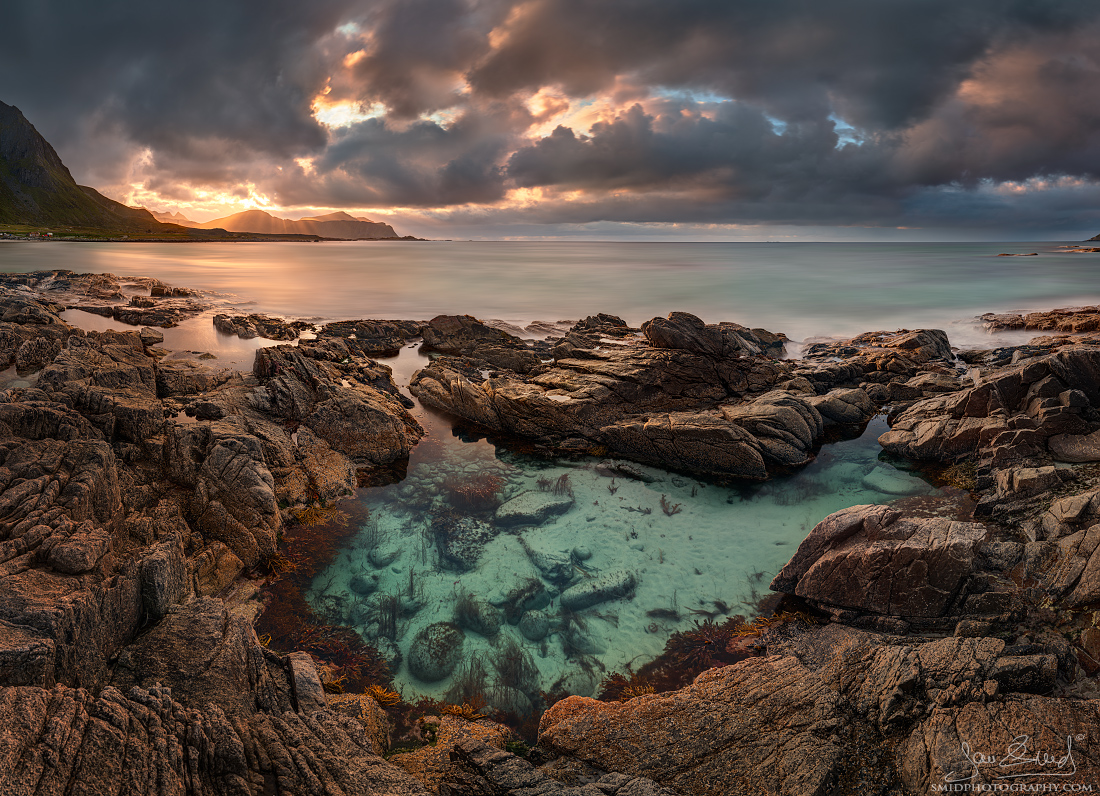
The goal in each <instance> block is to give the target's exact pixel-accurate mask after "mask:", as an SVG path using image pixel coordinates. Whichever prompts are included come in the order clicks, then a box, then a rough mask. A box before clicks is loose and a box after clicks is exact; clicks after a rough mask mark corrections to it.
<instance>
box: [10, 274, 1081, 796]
mask: <svg viewBox="0 0 1100 796" xmlns="http://www.w3.org/2000/svg"><path fill="white" fill-rule="evenodd" d="M74 308H77V309H81V310H84V311H89V312H94V313H96V314H100V315H103V316H105V317H109V318H111V319H113V320H116V321H118V322H119V323H125V324H130V325H132V326H134V329H133V330H132V331H126V332H95V331H85V330H82V329H79V328H77V327H75V326H72V325H70V324H69V323H67V322H66V321H65V320H63V319H62V317H61V316H62V314H64V313H65V311H66V310H69V309H74ZM211 310H212V304H211V303H210V302H209V301H208V300H207V299H206V298H205V297H204V296H201V295H199V294H197V293H195V292H193V291H190V290H188V289H186V288H180V287H171V286H167V285H163V284H162V283H159V282H157V281H156V280H140V279H126V280H124V279H119V278H116V277H113V276H111V275H106V274H98V275H87V274H75V273H72V272H65V271H54V272H42V273H36V274H9V275H2V276H0V350H2V351H3V356H4V358H5V359H6V362H5V367H6V368H10V369H12V371H11V372H9V373H8V374H7V376H8V377H9V378H7V380H6V384H7V385H8V386H7V388H6V389H5V390H3V391H2V392H0V721H2V722H3V730H0V792H2V793H5V794H7V793H13V794H43V795H45V794H63V793H141V794H146V793H148V794H179V793H217V794H267V793H347V794H353V793H362V794H368V793H373V794H424V793H440V794H471V796H472V795H473V794H494V795H495V794H515V796H519V795H520V794H524V795H525V796H526V794H535V793H539V794H552V793H562V794H597V793H601V794H618V795H619V796H643V795H644V794H677V793H679V794H726V793H728V794H734V793H766V794H800V795H801V794H864V793H883V794H903V793H905V794H908V793H914V794H915V793H925V792H929V791H935V790H936V789H937V787H939V786H941V785H950V784H952V783H969V784H971V785H975V784H979V783H994V784H996V783H1004V782H1006V781H1012V782H1016V783H1051V782H1054V783H1058V784H1059V785H1064V784H1077V785H1092V786H1094V787H1100V682H1098V679H1097V676H1098V673H1100V467H1098V466H1097V463H1100V338H1093V337H1090V336H1089V334H1088V333H1089V332H1092V331H1093V330H1094V326H1095V313H1096V308H1083V309H1080V310H1079V311H1078V310H1074V311H1072V312H1070V311H1053V312H1052V313H1047V314H1044V315H1042V316H1041V317H1040V315H1036V316H1035V317H1034V318H1033V317H1032V316H1026V317H1020V320H1019V325H1016V324H1017V320H1016V319H1015V318H1016V317H1017V316H1014V317H1013V318H1010V319H1009V318H1005V317H1003V316H996V317H994V316H990V318H988V319H987V321H988V322H990V323H991V324H999V325H1001V326H1004V327H1006V328H1022V327H1023V326H1026V327H1027V328H1036V329H1040V330H1043V331H1053V332H1057V333H1058V334H1056V335H1053V336H1048V337H1041V338H1037V339H1035V340H1033V341H1031V342H1030V343H1029V344H1027V345H1023V346H1015V347H1004V348H998V349H989V350H985V351H965V352H957V351H954V350H953V349H952V348H951V345H950V341H949V340H948V338H947V336H946V335H945V334H944V333H943V332H942V331H938V330H910V331H895V332H868V333H866V334H863V335H860V336H858V337H856V338H853V339H851V340H847V341H841V342H835V343H824V344H818V345H814V346H810V347H808V348H807V350H806V351H805V352H804V356H803V358H802V359H799V360H784V359H781V358H779V357H780V356H781V355H782V351H783V345H784V343H785V338H784V337H783V336H782V335H779V334H773V333H771V332H768V331H766V330H762V329H747V328H745V327H741V326H738V325H737V324H733V323H720V324H709V325H708V324H704V323H703V322H702V321H700V320H699V319H698V318H696V317H694V316H692V315H689V314H686V313H678V312H674V313H672V314H670V315H669V316H668V317H667V318H655V319H653V320H651V321H649V322H647V323H645V324H643V325H642V326H641V327H640V328H631V327H629V326H628V325H627V324H626V323H625V322H623V321H622V320H621V319H618V318H616V317H614V316H609V315H600V316H593V317H590V318H587V319H585V320H583V321H580V322H579V323H576V324H574V325H572V326H571V328H569V329H568V331H565V332H564V334H562V333H559V332H557V331H556V330H553V329H550V330H548V331H549V333H550V334H551V337H550V338H549V339H544V340H539V341H531V340H525V339H521V338H519V337H516V336H514V335H512V334H509V333H508V332H506V331H503V330H501V329H497V328H493V327H492V326H489V325H486V324H485V323H482V322H480V321H478V320H476V319H474V318H472V317H469V316H440V317H438V318H434V319H431V320H430V321H415V320H348V321H342V322H338V323H331V324H327V325H325V326H323V327H322V328H320V329H317V330H312V329H311V328H309V327H310V325H309V324H302V323H287V322H285V321H283V320H281V319H277V318H271V317H268V316H261V315H250V316H243V315H232V314H230V313H219V314H217V315H215V316H214V318H213V320H212V322H213V323H214V324H215V325H216V326H217V328H218V329H219V330H220V331H221V332H222V333H225V334H233V335H238V336H240V337H241V338H243V339H248V338H251V337H255V336H259V337H262V338H265V339H267V340H281V341H290V342H283V343H281V344H277V345H272V346H270V347H264V348H260V349H259V350H258V351H257V352H256V356H255V362H254V365H253V368H252V372H251V373H240V372H236V371H231V370H226V369H224V368H222V369H219V368H218V367H216V366H213V365H211V364H208V363H207V362H206V361H204V360H202V359H201V358H200V357H197V356H196V357H182V356H179V353H180V352H169V351H168V350H166V349H165V348H163V347H161V344H162V343H163V339H164V338H163V334H162V333H161V332H160V331H159V330H158V327H159V328H171V327H172V326H173V325H175V324H178V323H180V322H182V321H184V320H187V319H193V318H195V317H199V316H200V315H202V314H203V313H208V312H210V311H211ZM303 333H305V337H303V336H302V335H303ZM415 340H421V341H423V342H422V345H423V349H424V350H428V351H433V352H435V353H436V354H437V355H438V356H437V357H436V358H435V359H433V360H432V361H431V362H430V364H428V365H427V366H426V367H424V368H422V369H421V370H419V371H418V372H417V373H416V374H415V375H414V377H413V379H412V382H411V385H410V389H411V391H412V393H413V394H414V395H415V396H416V397H417V399H418V400H419V401H420V402H421V403H422V404H424V405H425V406H428V407H432V408H436V409H439V410H444V411H446V412H447V413H449V414H451V415H453V416H454V417H456V418H459V419H461V420H462V421H464V422H465V423H468V424H470V425H471V426H473V427H477V428H479V429H482V430H484V431H485V432H488V433H492V434H495V435H498V436H500V437H502V438H510V439H517V440H522V441H524V443H525V444H526V445H529V446H530V447H532V448H533V449H534V450H536V451H542V452H545V453H546V454H558V455H560V454H566V455H570V454H573V455H597V456H601V457H606V459H607V461H608V462H610V463H611V464H609V466H623V467H629V464H627V463H628V462H638V463H642V464H655V465H659V466H662V467H665V468H669V469H673V470H680V471H683V472H686V473H693V474H698V475H701V476H705V477H709V478H717V479H748V480H765V479H769V478H773V477H775V476H778V475H782V474H785V473H789V472H792V471H794V470H796V469H798V468H800V467H802V466H804V465H805V464H807V463H808V462H809V461H811V460H812V459H813V458H814V457H815V456H816V455H817V453H818V451H819V449H820V448H821V446H822V445H823V444H827V443H828V442H829V441H831V440H836V439H843V438H846V437H850V436H854V435H856V434H858V433H859V432H860V431H861V430H862V428H864V427H865V426H866V424H867V422H868V421H869V420H870V418H871V417H873V416H874V415H876V414H879V413H885V414H887V415H888V417H889V418H890V426H891V428H890V430H889V431H888V432H886V433H885V434H884V435H883V436H882V437H881V439H880V443H881V445H882V446H883V448H884V449H885V450H886V451H888V452H889V453H891V454H893V455H896V456H898V457H902V458H904V459H906V460H909V461H911V462H913V463H914V465H915V466H922V467H927V468H931V469H934V470H935V471H936V472H938V473H941V474H946V475H945V476H944V477H948V478H952V479H954V480H955V482H956V483H958V484H960V485H962V486H963V487H964V488H965V489H967V490H968V491H970V492H971V493H972V494H973V496H974V498H975V499H976V507H975V508H974V510H973V512H972V516H966V517H957V516H956V517H942V516H940V517H936V516H926V515H917V514H915V513H910V514H906V513H905V512H903V511H899V510H897V509H894V508H890V507H887V506H856V507H853V508H850V509H847V510H845V511H841V512H838V513H836V514H833V515H831V516H829V517H827V518H825V519H824V520H823V521H822V522H821V523H819V524H818V525H817V527H815V528H814V529H813V530H812V531H811V532H810V534H809V535H808V536H807V537H806V539H805V541H804V542H803V543H802V544H801V546H800V547H799V548H798V550H797V552H796V553H795V555H794V556H793V557H792V558H791V559H790V561H789V562H788V564H787V565H786V567H784V568H783V570H782V571H781V572H780V573H779V574H778V575H777V576H776V577H775V579H774V581H773V582H772V589H773V590H774V591H775V592H777V593H780V594H783V595H786V596H785V597H784V598H783V602H782V604H781V605H780V606H779V608H778V610H777V613H776V616H775V617H773V618H772V619H769V620H768V621H765V622H758V623H757V624H755V625H752V626H746V627H744V628H742V629H740V630H737V631H736V632H730V630H729V629H728V628H727V629H725V630H723V633H724V635H723V633H715V634H714V637H713V638H704V637H703V635H699V636H697V637H692V638H694V639H695V641H696V642H698V644H699V645H702V646H700V648H699V650H696V651H695V654H696V655H697V658H696V660H703V658H699V657H698V655H701V654H703V653H701V652H700V650H703V651H704V652H705V654H706V656H709V657H705V661H706V662H707V665H710V664H717V665H714V666H713V668H707V666H703V667H702V668H703V669H704V671H703V672H702V674H700V675H699V676H698V677H697V678H696V679H695V681H694V682H693V683H692V684H690V685H688V686H686V687H684V688H681V689H679V690H674V691H668V692H664V693H648V692H652V691H654V690H655V689H654V688H653V687H652V685H649V686H648V687H647V684H646V683H645V682H644V680H643V679H642V678H634V680H633V681H632V682H631V683H630V687H629V688H628V689H627V690H624V691H622V692H621V701H620V700H612V701H599V700H596V699H591V698H587V697H579V696H571V697H567V698H565V699H562V700H560V701H557V702H556V703H555V704H553V705H552V706H551V707H550V708H549V709H548V710H547V711H546V713H545V714H544V715H543V716H542V718H541V723H540V726H539V734H538V744H537V746H535V747H534V748H532V749H528V748H527V747H526V746H525V745H522V744H517V743H516V742H515V739H514V738H513V737H512V736H510V735H509V732H508V730H507V729H506V728H504V727H502V726H501V725H499V724H496V723H494V722H493V721H492V720H491V719H490V718H484V717H480V714H478V713H477V711H476V710H473V709H472V708H471V706H470V705H465V706H450V709H448V710H444V711H442V715H441V716H439V717H438V718H437V719H433V720H431V721H424V720H421V721H420V722H419V724H418V728H419V729H418V732H420V734H421V737H422V738H423V739H425V740H426V741H427V742H426V743H424V744H423V745H422V746H421V747H420V748H418V749H415V750H412V751H404V752H401V753H398V754H394V751H395V749H394V747H393V745H392V744H393V742H394V737H395V727H394V725H395V723H397V719H396V718H395V715H396V714H394V711H393V710H392V709H391V711H390V713H389V714H387V710H386V703H387V701H388V698H387V697H386V691H385V689H384V688H383V686H385V685H386V683H384V682H380V683H376V684H375V685H376V686H378V688H376V689H375V690H374V695H373V696H372V695H370V694H352V693H347V694H339V695H336V694H333V693H326V689H325V687H324V685H323V683H322V680H323V679H324V678H323V675H324V671H321V672H319V671H318V661H316V660H315V659H314V658H312V657H311V656H310V655H308V654H306V653H304V652H289V653H288V654H277V653H275V652H274V651H272V650H271V649H268V648H267V647H265V646H264V644H263V643H261V640H260V639H259V638H258V637H257V634H256V632H255V630H254V627H253V626H254V623H255V621H256V618H257V616H258V614H260V613H261V612H262V611H263V608H264V605H263V591H262V589H261V586H262V583H263V581H262V577H261V574H262V573H264V572H271V571H272V570H273V569H277V567H278V566H279V560H280V556H281V552H280V551H281V549H282V548H281V546H280V545H281V541H280V540H281V539H282V538H283V536H284V534H285V533H286V532H287V530H288V529H291V528H293V527H295V526H296V525H301V524H303V523H305V522H309V521H312V519H313V518H315V517H316V516H324V514H325V512H333V511H335V510H336V509H335V508H334V506H335V505H336V501H338V500H339V499H341V498H343V497H346V496H349V495H351V494H352V493H353V491H354V489H355V488H356V487H357V486H358V485H360V484H362V483H367V482H371V481H374V480H377V479H379V478H393V477H394V472H395V471H396V473H397V477H400V471H401V468H402V462H403V461H405V460H406V459H407V457H408V454H409V452H410V451H411V450H412V449H413V447H414V446H415V445H416V444H417V442H418V441H419V440H420V439H421V437H422V436H423V433H424V432H423V429H422V428H421V426H420V424H419V423H418V422H417V420H416V419H415V417H414V416H413V415H412V414H410V412H409V409H410V408H411V407H410V405H411V402H410V401H409V399H408V398H407V397H406V396H404V395H402V393H401V391H400V389H399V387H398V385H397V384H396V383H395V381H394V379H393V376H392V372H391V370H390V369H389V368H388V367H387V366H386V365H384V364H381V363H379V362H377V361H375V359H373V358H372V357H381V356H386V355H392V354H393V353H394V352H396V351H397V350H399V349H401V348H402V347H403V346H405V345H408V344H410V342H412V341H415ZM294 341H296V342H294ZM170 353H171V354H173V355H171V356H170ZM574 588H576V587H574ZM627 591H629V590H628V589H627ZM703 627H704V628H710V629H715V628H717V627H718V626H715V625H713V624H710V623H708V624H706V625H704V626H703ZM708 632H709V631H708ZM716 643H720V644H721V645H722V647H723V650H724V651H725V650H728V651H729V653H730V654H729V656H728V657H722V656H715V655H714V654H713V653H714V650H715V647H714V645H715V644H716ZM707 645H710V646H707ZM720 658H721V660H719V659H720ZM727 660H732V661H736V662H732V663H728V664H726V661H727ZM321 663H322V664H324V663H325V662H324V661H321ZM322 669H323V666H322ZM630 689H633V690H630ZM330 690H331V689H330ZM631 694H634V696H633V698H626V697H628V696H630V695H631ZM463 708H465V710H464V709H463ZM1021 738H1026V740H1025V741H1023V742H1021V741H1020V740H1019V739H1021ZM991 758H996V759H995V760H991ZM1006 772H1007V773H1009V774H1012V775H1016V776H1015V779H1012V780H1005V779H1003V776H1004V775H1005V774H1006Z"/></svg>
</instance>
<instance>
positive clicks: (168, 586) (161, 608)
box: [141, 533, 192, 621]
mask: <svg viewBox="0 0 1100 796" xmlns="http://www.w3.org/2000/svg"><path fill="white" fill-rule="evenodd" d="M191 588H192V581H191V571H190V567H189V566H188V565H187V559H186V557H185V555H184V550H183V539H182V538H181V537H180V536H179V534H178V533H177V534H175V535H174V536H173V537H172V538H171V539H168V540H167V541H164V542H161V543H160V544H158V545H157V546H156V547H154V548H153V549H152V551H151V552H150V553H149V555H147V556H145V558H143V559H142V562H141V599H142V605H143V608H144V610H145V614H146V615H147V616H148V617H149V618H150V619H152V620H153V621H156V620H158V619H161V618H162V617H163V616H164V615H165V614H167V613H168V611H169V609H171V607H172V606H173V605H175V604H176V603H179V602H182V601H183V600H184V598H186V597H187V596H188V595H189V594H190V593H191Z"/></svg>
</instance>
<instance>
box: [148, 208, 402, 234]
mask: <svg viewBox="0 0 1100 796" xmlns="http://www.w3.org/2000/svg"><path fill="white" fill-rule="evenodd" d="M153 215H154V216H155V217H156V218H158V219H160V220H161V221H164V222H167V223H169V224H179V225H180V226H184V227H191V228H193V229H224V230H226V231H228V232H256V233H261V234H265V235H320V236H321V237H322V238H343V239H352V240H354V239H359V238H396V237H398V235H397V233H396V232H394V231H393V227H391V226H390V225H389V224H383V223H382V222H380V221H371V220H370V219H369V218H357V217H355V216H352V215H348V214H347V213H342V212H337V213H329V214H328V215H324V216H314V217H311V218H302V219H299V220H298V221H292V220H291V219H289V218H278V217H276V216H273V215H271V214H270V213H265V212H264V211H263V210H245V211H244V212H242V213H234V214H233V215H231V216H226V217H225V218H215V219H214V220H213V221H205V222H203V223H201V224H200V223H199V222H197V221H192V220H191V219H189V218H187V217H186V216H184V215H182V214H181V213H153Z"/></svg>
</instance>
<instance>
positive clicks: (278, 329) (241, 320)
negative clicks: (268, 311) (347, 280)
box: [214, 314, 313, 340]
mask: <svg viewBox="0 0 1100 796" xmlns="http://www.w3.org/2000/svg"><path fill="white" fill-rule="evenodd" d="M214 327H215V328H216V329H217V330H218V331H219V332H221V333H222V334H229V335H236V336H237V337H239V338H241V339H242V340H251V339H252V338H254V337H264V338H267V339H268V340H297V339H298V335H299V334H301V332H303V331H304V330H306V329H311V328H313V324H310V323H306V322H304V321H293V322H289V323H288V322H287V321H285V320H283V319H282V318H273V317H271V316H270V315H224V314H218V315H215V316H214Z"/></svg>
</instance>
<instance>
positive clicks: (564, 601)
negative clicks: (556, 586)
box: [560, 569, 638, 611]
mask: <svg viewBox="0 0 1100 796" xmlns="http://www.w3.org/2000/svg"><path fill="white" fill-rule="evenodd" d="M637 585H638V579H637V577H636V576H635V575H634V573H633V572H629V571H627V570H624V569H617V570H611V571H610V572H606V573H604V574H603V575H600V576H599V577H596V578H591V579H589V580H585V581H582V582H580V583H578V584H576V585H574V586H570V587H569V588H568V589H566V590H565V591H563V592H562V593H561V597H560V601H561V606H562V608H567V609H569V610H570V611H583V610H584V609H585V608H591V607H592V606H593V605H599V604H600V603H602V602H607V601H608V600H617V599H619V598H621V597H626V596H627V595H628V594H631V593H632V592H633V591H634V587H635V586H637Z"/></svg>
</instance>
